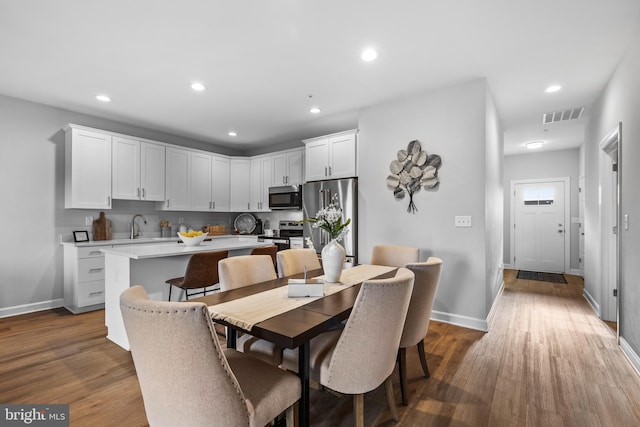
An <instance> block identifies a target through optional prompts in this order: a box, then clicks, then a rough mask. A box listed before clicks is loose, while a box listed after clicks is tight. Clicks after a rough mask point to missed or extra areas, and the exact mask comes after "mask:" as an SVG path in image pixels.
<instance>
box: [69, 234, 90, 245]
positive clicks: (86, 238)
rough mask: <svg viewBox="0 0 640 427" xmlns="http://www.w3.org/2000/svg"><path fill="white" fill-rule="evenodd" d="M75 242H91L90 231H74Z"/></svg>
mask: <svg viewBox="0 0 640 427" xmlns="http://www.w3.org/2000/svg"><path fill="white" fill-rule="evenodd" d="M73 241H74V242H76V243H79V242H88V241H89V232H88V231H74V232H73Z"/></svg>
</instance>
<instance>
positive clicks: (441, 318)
mask: <svg viewBox="0 0 640 427" xmlns="http://www.w3.org/2000/svg"><path fill="white" fill-rule="evenodd" d="M431 319H433V320H437V321H438V322H444V323H449V324H451V325H456V326H462V327H463V328H469V329H475V330H477V331H482V332H487V331H488V329H487V321H486V320H482V319H477V318H475V317H469V316H462V315H459V314H451V313H444V312H442V311H436V310H433V311H432V312H431Z"/></svg>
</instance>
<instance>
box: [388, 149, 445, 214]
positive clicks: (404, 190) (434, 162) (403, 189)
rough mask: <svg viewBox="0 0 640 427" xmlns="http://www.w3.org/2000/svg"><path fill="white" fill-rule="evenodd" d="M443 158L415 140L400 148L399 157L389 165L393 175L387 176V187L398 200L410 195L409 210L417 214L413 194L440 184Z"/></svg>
mask: <svg viewBox="0 0 640 427" xmlns="http://www.w3.org/2000/svg"><path fill="white" fill-rule="evenodd" d="M440 166H442V159H441V158H440V156H438V155H437V154H431V155H429V154H427V152H426V151H424V150H423V149H422V147H421V146H420V141H418V140H417V139H416V140H413V141H411V142H410V143H409V144H408V145H407V149H406V150H399V151H398V154H397V159H396V160H393V161H392V162H391V164H390V165H389V169H390V170H391V175H389V176H388V177H387V188H388V189H389V190H391V191H393V197H395V199H396V200H402V199H404V197H405V195H406V194H408V195H409V206H408V207H407V212H409V213H412V214H415V213H416V212H417V211H418V209H417V208H416V205H415V203H414V202H413V195H414V194H415V193H417V192H419V191H420V189H421V188H424V189H425V190H426V189H432V188H434V187H436V186H437V185H438V183H439V182H440V180H439V179H438V169H440Z"/></svg>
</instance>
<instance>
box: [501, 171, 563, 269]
mask: <svg viewBox="0 0 640 427" xmlns="http://www.w3.org/2000/svg"><path fill="white" fill-rule="evenodd" d="M513 200H514V202H513V203H514V210H513V212H514V228H513V233H514V246H515V248H514V262H515V268H516V269H519V270H531V271H543V272H555V273H563V272H564V271H565V232H566V231H565V181H564V180H560V181H544V182H531V183H516V184H514V199H513Z"/></svg>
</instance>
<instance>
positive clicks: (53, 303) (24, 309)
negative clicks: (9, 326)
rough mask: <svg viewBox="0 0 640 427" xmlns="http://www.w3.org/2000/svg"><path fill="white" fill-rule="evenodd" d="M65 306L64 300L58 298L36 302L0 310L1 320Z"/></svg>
mask: <svg viewBox="0 0 640 427" xmlns="http://www.w3.org/2000/svg"><path fill="white" fill-rule="evenodd" d="M63 306H64V299H62V298H58V299H54V300H49V301H41V302H34V303H32V304H23V305H16V306H13V307H5V308H0V318H2V317H9V316H17V315H19V314H27V313H33V312H36V311H42V310H50V309H52V308H60V307H63Z"/></svg>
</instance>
